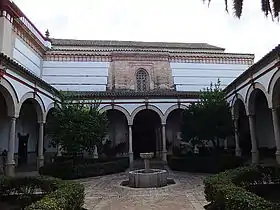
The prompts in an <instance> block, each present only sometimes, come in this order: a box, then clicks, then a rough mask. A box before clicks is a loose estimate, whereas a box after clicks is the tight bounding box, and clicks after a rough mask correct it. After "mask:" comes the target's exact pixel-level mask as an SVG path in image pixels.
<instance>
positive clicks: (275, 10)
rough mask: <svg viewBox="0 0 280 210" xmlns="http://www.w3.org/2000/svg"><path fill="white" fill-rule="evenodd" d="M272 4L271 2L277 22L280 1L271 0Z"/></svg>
mask: <svg viewBox="0 0 280 210" xmlns="http://www.w3.org/2000/svg"><path fill="white" fill-rule="evenodd" d="M272 2H273V15H274V17H275V18H278V21H279V13H280V0H272Z"/></svg>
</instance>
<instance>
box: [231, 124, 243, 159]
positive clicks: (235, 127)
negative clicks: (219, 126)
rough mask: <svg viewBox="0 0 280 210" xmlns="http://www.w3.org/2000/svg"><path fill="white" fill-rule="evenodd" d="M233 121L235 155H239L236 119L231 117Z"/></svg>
mask: <svg viewBox="0 0 280 210" xmlns="http://www.w3.org/2000/svg"><path fill="white" fill-rule="evenodd" d="M233 122H234V137H235V156H241V149H240V145H239V132H238V119H233Z"/></svg>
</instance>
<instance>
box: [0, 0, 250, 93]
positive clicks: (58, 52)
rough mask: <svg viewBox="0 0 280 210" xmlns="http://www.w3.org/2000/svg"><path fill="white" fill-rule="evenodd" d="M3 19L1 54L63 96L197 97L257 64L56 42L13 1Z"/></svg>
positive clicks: (191, 51)
mask: <svg viewBox="0 0 280 210" xmlns="http://www.w3.org/2000/svg"><path fill="white" fill-rule="evenodd" d="M0 16H1V17H0V52H2V53H4V54H5V55H7V56H8V57H10V58H12V59H13V60H14V61H16V62H17V63H18V64H20V65H21V66H23V67H24V68H25V69H26V70H28V71H30V72H31V73H32V74H34V75H36V76H37V77H38V78H40V79H42V80H44V81H45V82H47V83H48V84H50V85H51V86H53V87H54V88H56V89H58V90H63V91H79V92H122V93H123V92H125V93H127V92H130V93H131V92H133V93H134V92H135V93H139V94H140V93H141V94H144V93H147V92H170V91H173V92H181V91H184V92H185V91H187V92H197V91H199V90H201V89H203V88H205V87H208V86H209V85H210V83H211V82H213V83H215V82H217V80H218V78H219V79H220V81H221V86H222V87H226V86H227V85H228V84H229V83H231V82H232V81H233V80H234V79H235V78H236V77H237V76H239V75H240V74H241V73H243V72H244V71H245V70H246V69H247V68H248V67H250V66H251V65H252V64H253V61H254V55H252V54H235V53H225V52H224V51H225V49H223V48H220V47H216V46H213V45H209V44H206V43H166V42H134V41H99V40H69V39H53V38H50V37H49V34H48V33H46V35H45V36H44V35H42V34H41V33H40V32H39V31H38V30H37V28H36V27H35V26H34V25H33V24H32V22H31V21H30V20H29V19H28V18H27V17H26V16H25V15H24V13H23V12H22V11H21V10H20V9H19V8H18V7H17V6H16V5H15V4H14V3H12V2H11V1H9V0H2V1H1V3H0Z"/></svg>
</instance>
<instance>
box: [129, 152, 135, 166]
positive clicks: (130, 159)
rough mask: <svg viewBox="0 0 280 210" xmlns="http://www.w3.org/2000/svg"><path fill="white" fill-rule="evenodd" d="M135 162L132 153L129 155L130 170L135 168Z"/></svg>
mask: <svg viewBox="0 0 280 210" xmlns="http://www.w3.org/2000/svg"><path fill="white" fill-rule="evenodd" d="M133 161H134V158H133V152H130V153H129V168H130V169H132V168H133Z"/></svg>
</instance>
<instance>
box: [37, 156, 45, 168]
mask: <svg viewBox="0 0 280 210" xmlns="http://www.w3.org/2000/svg"><path fill="white" fill-rule="evenodd" d="M42 166H44V156H43V157H38V158H37V170H39V168H41V167H42Z"/></svg>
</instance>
